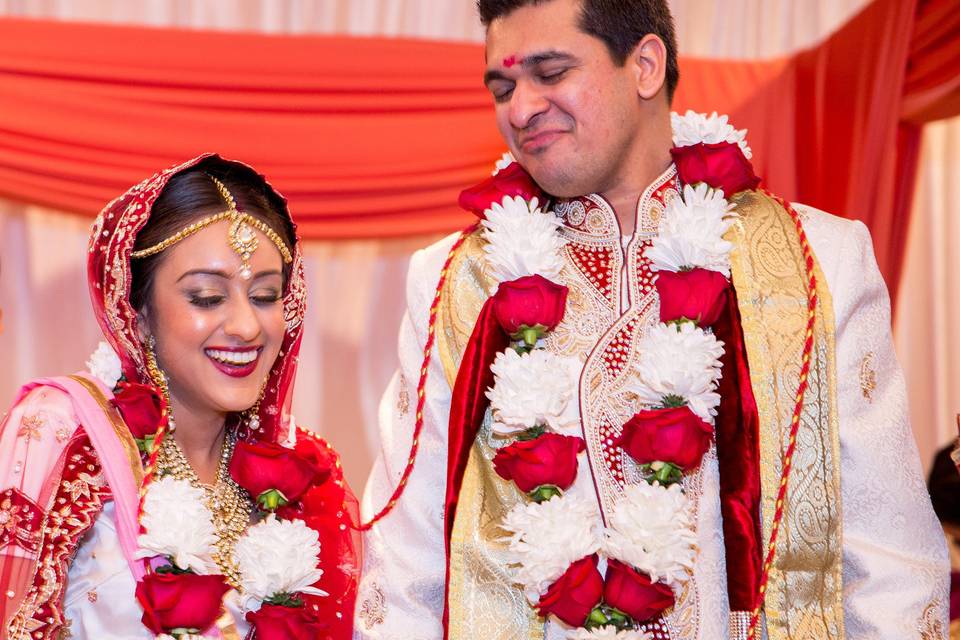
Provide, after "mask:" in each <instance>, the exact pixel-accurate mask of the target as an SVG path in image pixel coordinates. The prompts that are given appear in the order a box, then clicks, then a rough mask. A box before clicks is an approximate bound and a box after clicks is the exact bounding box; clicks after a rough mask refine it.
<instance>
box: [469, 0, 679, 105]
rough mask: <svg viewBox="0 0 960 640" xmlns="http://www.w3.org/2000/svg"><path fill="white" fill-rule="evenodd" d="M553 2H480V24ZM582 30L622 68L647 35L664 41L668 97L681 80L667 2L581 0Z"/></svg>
mask: <svg viewBox="0 0 960 640" xmlns="http://www.w3.org/2000/svg"><path fill="white" fill-rule="evenodd" d="M548 2H551V0H477V9H478V10H479V12H480V22H482V23H483V26H485V27H489V26H490V23H491V22H493V21H494V20H496V19H497V18H502V17H504V16H507V15H509V14H510V13H512V12H513V11H514V10H515V9H519V8H520V7H526V6H529V5H536V4H546V3H548ZM580 30H581V31H583V32H584V33H586V34H588V35H591V36H593V37H595V38H598V39H600V40H602V41H603V43H604V44H605V45H606V46H607V51H609V52H610V57H611V58H613V61H614V62H615V63H616V64H618V65H620V66H623V65H624V64H625V63H626V61H627V57H628V56H629V55H630V53H631V52H632V51H633V50H634V49H635V48H636V46H637V44H638V43H639V42H640V40H642V39H643V37H644V36H646V35H647V34H650V33H652V34H654V35H656V36H658V37H659V38H660V39H661V40H663V44H664V46H665V47H666V49H667V72H666V85H667V97H668V99H670V100H673V93H674V91H676V89H677V82H678V81H679V80H680V69H679V66H678V65H677V35H676V31H675V29H674V26H673V16H672V15H671V14H670V7H669V5H668V4H667V0H581V2H580Z"/></svg>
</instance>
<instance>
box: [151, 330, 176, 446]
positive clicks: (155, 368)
mask: <svg viewBox="0 0 960 640" xmlns="http://www.w3.org/2000/svg"><path fill="white" fill-rule="evenodd" d="M156 348H157V339H156V338H154V337H153V336H152V335H151V336H149V337H148V338H147V344H146V349H144V351H145V352H146V356H147V373H148V374H149V375H150V380H151V381H152V382H153V384H154V385H156V387H157V388H158V389H160V393H162V394H163V398H164V400H166V401H167V407H169V406H170V389H169V387H168V385H167V374H165V373H164V372H163V371H162V370H161V369H160V365H158V364H157V354H156ZM176 428H177V425H176V423H175V422H174V421H173V413H172V412H170V410H169V408H168V410H167V431H169V432H171V433H172V432H173V431H174V430H176Z"/></svg>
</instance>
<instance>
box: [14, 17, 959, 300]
mask: <svg viewBox="0 0 960 640" xmlns="http://www.w3.org/2000/svg"><path fill="white" fill-rule="evenodd" d="M953 5H954V2H953V0H877V1H876V2H874V3H873V4H871V5H869V6H868V7H867V8H866V9H865V10H864V11H863V12H862V13H861V14H859V15H858V16H857V17H856V18H854V19H853V20H852V21H851V22H849V23H848V24H847V25H846V26H845V27H844V28H842V29H841V30H840V31H838V32H837V33H836V34H834V35H833V36H832V37H831V38H829V39H828V40H827V41H825V42H824V43H822V44H821V45H820V46H818V47H815V48H813V49H811V50H808V51H804V52H801V53H799V54H797V55H796V56H793V57H791V58H787V59H779V60H770V61H759V62H731V61H718V60H696V59H683V60H682V61H681V72H682V76H683V77H682V80H681V83H680V90H679V92H678V95H677V98H676V104H675V108H677V109H678V110H684V109H687V108H693V109H697V110H705V111H713V110H717V111H720V112H725V113H729V114H730V116H731V119H732V121H733V122H734V123H735V124H736V125H737V126H739V127H747V128H749V129H750V136H749V139H750V142H751V145H752V146H753V148H754V151H755V162H754V164H755V165H756V169H757V172H758V173H759V174H760V175H762V176H764V177H765V179H766V183H767V185H768V186H769V187H770V188H772V189H773V190H775V191H778V192H779V193H781V194H782V195H784V196H785V197H787V198H790V199H795V200H800V201H803V202H806V203H808V204H811V205H814V206H817V207H821V208H824V209H827V210H829V211H832V212H834V213H837V214H840V215H844V216H847V217H853V218H858V219H861V220H863V221H864V222H866V223H867V225H868V226H869V227H870V229H871V231H872V232H873V234H874V238H875V244H876V248H877V256H878V260H879V262H880V266H881V270H882V271H883V272H884V275H885V276H886V277H887V282H888V283H890V285H891V288H894V287H895V286H896V283H897V281H898V278H897V275H898V273H899V268H900V262H901V256H902V248H903V244H904V240H905V233H906V224H907V217H908V216H907V212H908V206H909V202H910V197H909V196H910V193H911V191H912V184H913V177H914V174H915V168H916V153H917V146H918V140H919V137H918V136H919V126H920V125H921V124H922V123H923V122H925V121H927V120H930V119H933V118H937V117H945V116H949V115H954V114H957V113H960V99H958V98H960V83H958V77H957V76H958V71H957V69H958V57H960V53H958V52H960V44H958V43H960V12H957V11H955V10H954V6H953ZM482 65H483V53H482V48H481V47H480V46H478V45H473V44H454V43H446V42H429V41H415V40H401V39H386V38H346V37H325V36H266V35H259V34H246V33H239V34H238V33H215V32H197V31H179V30H166V29H149V28H139V27H115V26H104V25H91V24H77V23H61V22H40V21H26V20H16V19H0V194H2V195H6V196H9V197H13V198H16V199H20V200H26V201H32V202H37V203H41V204H45V205H49V206H53V207H56V208H59V209H64V210H70V211H77V212H79V213H83V214H86V215H92V214H94V213H95V212H96V211H98V210H99V209H100V208H101V207H102V206H103V204H104V203H106V202H107V201H108V200H109V199H111V198H112V197H114V196H116V195H117V194H119V193H120V192H121V191H123V190H124V189H125V188H126V187H128V186H129V185H130V184H132V183H134V182H136V181H138V180H140V179H141V178H143V177H145V176H146V175H148V174H150V173H152V172H153V171H155V170H156V169H157V168H159V167H162V166H167V165H170V164H173V163H174V162H176V161H179V160H182V159H184V158H187V157H190V156H192V155H194V154H196V153H198V152H199V151H206V150H215V151H218V152H220V153H222V154H223V155H225V156H228V157H234V158H238V159H243V160H245V161H247V162H249V163H251V164H253V165H254V166H256V167H257V168H258V169H260V170H261V171H263V172H264V173H266V174H267V175H268V176H269V177H270V179H271V180H272V181H273V182H274V183H275V184H276V185H277V186H278V188H280V189H281V190H282V191H283V192H284V193H286V194H287V195H288V196H289V197H290V200H291V204H292V207H293V210H294V212H295V215H296V217H297V219H298V221H299V222H300V226H301V230H302V233H303V235H304V237H306V238H325V239H330V238H338V237H355V238H356V237H386V236H398V235H407V234H419V233H426V232H440V231H449V230H453V229H456V228H458V227H460V226H461V225H462V224H463V223H464V222H465V221H466V220H467V218H466V216H465V214H463V213H461V212H458V211H457V210H456V207H455V204H454V203H455V202H456V196H457V193H458V192H459V190H460V189H461V188H462V187H463V186H464V185H467V184H469V183H471V182H472V181H474V180H476V179H478V178H480V177H482V176H483V175H484V174H485V173H486V172H487V171H488V169H489V166H490V164H491V163H492V161H493V160H494V159H496V158H497V157H499V155H500V153H501V152H502V150H503V145H502V142H501V141H500V140H499V137H498V135H497V132H496V130H495V128H494V125H493V118H492V109H491V101H490V99H489V97H488V96H487V94H486V92H485V90H484V89H483V87H482V86H481V82H480V77H481V74H482Z"/></svg>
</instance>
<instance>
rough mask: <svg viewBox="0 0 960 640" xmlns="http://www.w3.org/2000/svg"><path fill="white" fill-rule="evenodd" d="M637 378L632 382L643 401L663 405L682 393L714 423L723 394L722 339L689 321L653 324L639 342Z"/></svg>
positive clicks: (699, 413)
mask: <svg viewBox="0 0 960 640" xmlns="http://www.w3.org/2000/svg"><path fill="white" fill-rule="evenodd" d="M638 350H639V352H640V355H639V357H638V359H637V365H636V370H635V372H636V375H637V381H636V383H635V384H633V385H631V390H632V391H634V392H636V394H637V395H638V396H639V398H640V401H641V402H642V403H643V404H645V405H648V406H660V405H662V404H663V401H664V399H665V398H666V397H667V396H679V397H680V398H683V399H684V400H686V402H687V405H688V406H689V407H690V409H691V410H692V411H693V412H694V413H695V414H697V415H698V416H700V417H701V418H702V419H703V420H705V421H707V422H709V423H711V424H713V416H715V415H717V406H718V405H719V404H720V395H719V394H718V393H717V392H716V391H715V390H716V388H717V381H718V380H719V379H720V375H721V373H720V369H721V367H722V364H721V362H720V357H721V356H722V355H723V343H722V342H721V341H719V340H717V338H716V337H715V336H714V335H713V334H712V333H710V332H709V331H704V330H703V329H701V328H700V327H696V326H694V325H693V324H692V323H690V322H684V323H682V324H681V325H679V326H677V325H673V324H662V323H661V324H658V325H655V326H653V327H650V328H649V329H648V330H647V333H646V335H644V336H643V339H642V341H641V343H640V345H639V346H638Z"/></svg>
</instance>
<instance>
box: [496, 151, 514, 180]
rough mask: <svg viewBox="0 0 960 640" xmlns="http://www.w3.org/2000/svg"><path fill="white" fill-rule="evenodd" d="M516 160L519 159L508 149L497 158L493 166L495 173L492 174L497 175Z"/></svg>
mask: <svg viewBox="0 0 960 640" xmlns="http://www.w3.org/2000/svg"><path fill="white" fill-rule="evenodd" d="M516 161H517V159H516V158H514V157H513V154H512V153H510V152H509V151H507V152H506V153H505V154H503V157H501V158H500V159H499V160H497V164H496V166H495V167H494V168H493V173H492V174H491V175H494V176H495V175H497V174H498V173H500V172H501V171H503V170H504V169H506V168H507V167H509V166H510V165H512V164H513V163H514V162H516Z"/></svg>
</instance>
